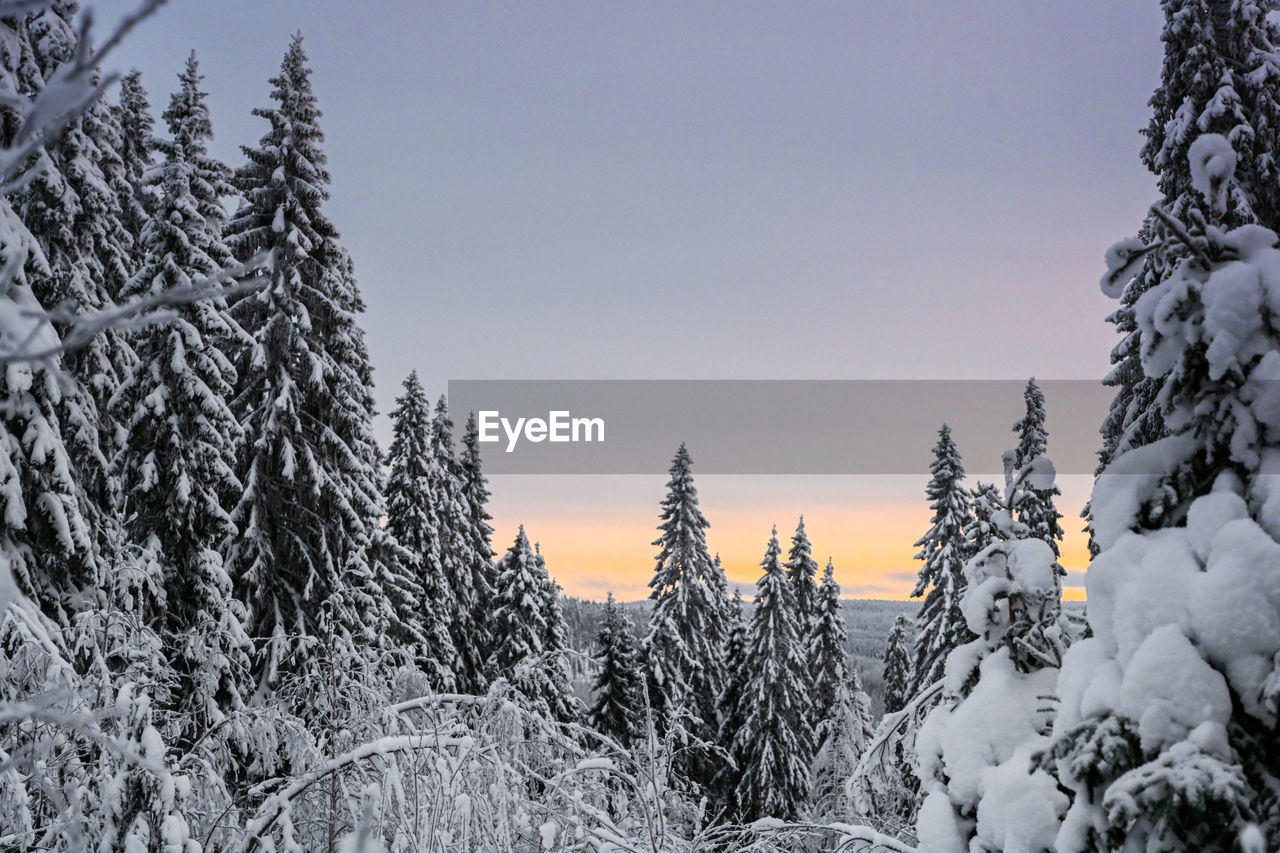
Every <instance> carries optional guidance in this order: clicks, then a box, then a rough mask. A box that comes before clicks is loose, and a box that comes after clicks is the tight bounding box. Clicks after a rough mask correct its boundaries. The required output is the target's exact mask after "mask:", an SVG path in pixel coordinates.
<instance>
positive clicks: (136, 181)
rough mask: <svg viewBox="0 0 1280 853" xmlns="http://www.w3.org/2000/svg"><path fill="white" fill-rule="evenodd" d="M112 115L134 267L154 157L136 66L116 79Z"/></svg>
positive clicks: (149, 208) (150, 205) (149, 201)
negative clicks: (117, 98) (117, 99)
mask: <svg viewBox="0 0 1280 853" xmlns="http://www.w3.org/2000/svg"><path fill="white" fill-rule="evenodd" d="M115 117H116V124H117V125H118V126H119V128H120V144H119V148H118V153H119V155H120V161H121V165H122V167H123V175H124V185H123V187H122V189H123V192H124V194H123V195H119V201H120V217H121V221H122V222H123V223H124V228H125V231H127V232H128V233H129V234H131V235H133V236H134V251H133V259H132V260H133V268H135V269H136V268H137V267H138V266H140V265H141V264H142V257H143V249H142V243H141V240H140V239H139V238H140V237H141V235H142V229H143V226H144V225H145V224H146V223H147V221H148V220H149V219H151V216H152V213H153V210H154V207H155V205H154V194H153V193H152V188H151V187H148V186H147V181H146V175H147V173H148V172H149V171H150V170H151V167H152V164H153V163H154V161H155V149H154V139H153V135H154V126H155V120H154V119H153V118H152V117H151V103H150V100H149V99H148V97H147V90H146V88H145V87H144V86H143V85H142V72H141V71H138V70H137V69H136V68H135V69H134V70H132V71H130V72H129V73H128V74H126V75H125V76H124V77H123V78H121V80H120V102H119V104H118V105H117V106H116V108H115ZM170 132H172V131H170ZM224 218H225V217H224Z"/></svg>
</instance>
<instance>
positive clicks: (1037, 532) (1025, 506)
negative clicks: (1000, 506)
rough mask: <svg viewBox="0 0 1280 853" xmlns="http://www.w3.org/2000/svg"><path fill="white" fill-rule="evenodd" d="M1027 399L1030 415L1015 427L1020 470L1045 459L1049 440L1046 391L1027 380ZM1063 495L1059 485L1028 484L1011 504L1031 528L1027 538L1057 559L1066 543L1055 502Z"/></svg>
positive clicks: (1028, 530)
mask: <svg viewBox="0 0 1280 853" xmlns="http://www.w3.org/2000/svg"><path fill="white" fill-rule="evenodd" d="M1023 400H1024V401H1025V402H1026V407H1027V410H1026V415H1024V416H1023V417H1022V419H1021V420H1019V421H1018V422H1017V423H1015V424H1014V425H1013V431H1014V432H1015V433H1017V434H1018V446H1017V448H1016V449H1015V450H1014V452H1013V453H1014V455H1013V465H1014V468H1015V469H1017V470H1020V471H1025V470H1026V469H1027V466H1029V465H1031V464H1032V463H1033V462H1034V461H1035V460H1036V459H1043V458H1044V457H1045V450H1046V449H1047V447H1048V441H1049V435H1048V432H1046V430H1045V426H1044V421H1045V408H1044V392H1042V391H1041V390H1040V386H1038V385H1036V380H1035V379H1029V380H1027V387H1026V390H1025V391H1024V393H1023ZM1061 495H1062V492H1061V490H1059V489H1058V486H1057V485H1056V484H1054V485H1053V486H1052V487H1051V488H1047V489H1046V488H1037V487H1036V486H1035V485H1033V484H1024V485H1023V487H1022V488H1020V489H1019V490H1018V492H1017V496H1016V499H1015V500H1013V501H1011V503H1012V506H1011V509H1012V510H1013V512H1014V513H1015V514H1016V517H1017V519H1018V521H1019V522H1021V523H1022V524H1025V525H1026V526H1027V535H1028V536H1033V537H1035V538H1036V539H1043V540H1044V541H1045V542H1047V543H1048V545H1049V547H1050V548H1052V549H1053V554H1054V556H1055V557H1056V556H1059V555H1060V554H1061V550H1060V548H1059V543H1060V542H1061V541H1062V537H1063V530H1062V525H1061V524H1059V523H1058V521H1059V519H1061V518H1062V514H1061V513H1059V512H1058V510H1057V508H1056V507H1055V506H1054V503H1053V499H1054V498H1055V497H1060V496H1061Z"/></svg>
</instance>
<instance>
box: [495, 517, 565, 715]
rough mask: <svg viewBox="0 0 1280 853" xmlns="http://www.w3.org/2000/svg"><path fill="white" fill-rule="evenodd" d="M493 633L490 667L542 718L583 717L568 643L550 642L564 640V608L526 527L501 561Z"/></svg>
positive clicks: (498, 567)
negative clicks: (579, 713) (554, 595)
mask: <svg viewBox="0 0 1280 853" xmlns="http://www.w3.org/2000/svg"><path fill="white" fill-rule="evenodd" d="M497 573H498V584H497V590H496V594H495V596H494V606H493V613H492V626H493V628H492V630H493V637H494V647H493V653H492V657H491V659H490V660H489V662H488V668H489V670H490V671H491V672H493V673H494V674H495V676H496V677H499V678H505V679H507V681H508V682H509V683H510V684H511V685H512V686H513V687H514V688H515V689H516V690H517V691H519V693H520V694H521V695H522V696H523V697H524V698H525V699H526V700H527V701H528V702H529V703H530V704H531V705H532V706H533V708H534V709H535V710H536V711H537V712H538V713H540V714H542V715H544V716H546V717H548V718H554V719H558V720H566V721H567V720H572V719H574V718H575V717H576V716H577V708H576V706H577V700H576V699H575V698H574V697H573V693H572V689H571V687H570V685H569V677H568V672H567V671H566V669H565V665H564V659H563V658H564V651H565V648H564V646H563V645H561V646H559V647H555V646H554V645H552V647H548V641H549V640H551V641H552V642H553V643H555V642H556V640H555V638H557V637H563V632H564V627H563V624H561V625H559V626H557V625H555V624H553V623H554V620H555V619H557V618H562V617H560V609H559V606H558V605H557V604H556V602H555V600H554V598H549V596H548V593H549V592H553V591H554V585H553V583H552V581H551V579H550V578H549V577H547V576H546V568H545V566H544V565H542V561H541V560H540V559H539V557H538V555H537V554H536V553H535V552H534V549H533V546H531V545H530V544H529V537H528V536H527V535H525V532H524V526H523V525H521V526H520V532H519V533H518V534H517V535H516V539H515V542H514V544H512V546H511V548H510V549H508V550H507V553H506V554H504V555H503V556H502V559H500V560H498V565H497Z"/></svg>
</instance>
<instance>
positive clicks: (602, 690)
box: [587, 592, 645, 746]
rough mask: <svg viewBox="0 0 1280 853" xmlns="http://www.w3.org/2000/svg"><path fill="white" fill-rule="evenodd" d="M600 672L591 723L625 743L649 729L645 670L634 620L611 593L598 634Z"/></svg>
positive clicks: (595, 727) (597, 674)
mask: <svg viewBox="0 0 1280 853" xmlns="http://www.w3.org/2000/svg"><path fill="white" fill-rule="evenodd" d="M596 646H597V647H598V651H597V652H596V665H597V666H598V668H599V671H598V672H597V673H596V678H595V682H594V683H593V684H592V686H591V692H592V695H593V696H594V697H595V698H594V700H593V701H592V705H591V710H590V712H589V713H588V716H587V722H588V723H589V724H590V726H591V727H592V728H593V729H595V730H596V731H598V732H600V733H601V734H606V735H608V736H609V737H611V738H613V739H614V740H616V741H617V742H618V743H620V744H622V745H623V746H627V745H629V744H632V743H634V742H636V741H637V740H639V739H640V738H642V737H643V736H644V732H645V700H644V673H643V671H642V670H641V668H640V644H639V641H638V640H637V639H636V637H635V635H634V634H633V633H632V631H631V620H630V619H628V618H627V615H626V614H625V613H623V612H622V610H621V608H619V607H618V604H617V602H615V601H614V600H613V593H612V592H610V593H609V598H608V601H607V602H606V603H605V608H604V622H603V623H602V624H601V626H600V631H599V632H598V633H597V634H596Z"/></svg>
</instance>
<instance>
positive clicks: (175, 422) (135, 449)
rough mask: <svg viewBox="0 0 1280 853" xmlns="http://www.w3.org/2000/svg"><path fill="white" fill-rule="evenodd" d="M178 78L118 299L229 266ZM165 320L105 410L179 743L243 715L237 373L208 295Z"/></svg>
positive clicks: (203, 133) (202, 140)
mask: <svg viewBox="0 0 1280 853" xmlns="http://www.w3.org/2000/svg"><path fill="white" fill-rule="evenodd" d="M188 70H189V71H193V68H192V67H189V69H188ZM180 81H181V87H180V89H179V91H178V92H177V93H176V94H175V95H174V97H173V99H172V101H171V102H170V105H169V109H168V110H166V112H165V118H166V120H167V122H168V125H169V131H170V133H171V134H173V139H172V141H170V142H168V143H166V145H165V146H164V151H165V159H164V163H163V164H162V166H161V168H160V170H159V176H158V181H156V184H157V187H156V189H158V193H157V203H156V207H155V211H154V216H153V217H152V218H151V219H150V220H148V222H147V224H146V226H145V227H144V229H143V231H142V235H141V241H140V242H141V245H142V247H143V249H144V255H143V263H142V267H141V269H139V271H138V273H137V274H136V275H135V276H134V277H133V279H132V280H131V281H130V282H129V283H128V284H127V285H126V287H125V289H124V296H125V297H126V298H129V299H133V298H139V297H144V296H153V295H158V294H163V293H165V292H166V291H171V290H174V289H178V288H188V287H191V286H192V285H193V283H195V282H197V281H199V280H201V279H203V278H206V277H208V276H211V275H214V274H215V273H217V272H218V271H219V270H220V269H221V268H222V264H223V262H224V260H225V259H226V258H227V257H228V251H227V248H226V246H225V245H224V244H223V243H222V240H221V237H220V232H221V217H220V215H219V213H218V212H217V211H214V210H211V209H210V208H208V207H207V206H205V205H202V204H201V203H200V200H199V199H198V198H197V197H196V195H195V194H194V193H193V186H195V185H198V184H199V182H200V178H199V172H200V169H201V165H200V164H199V163H197V162H193V161H192V160H189V159H188V153H189V152H190V153H192V154H194V155H196V156H197V157H199V156H201V155H202V152H203V151H204V150H205V145H206V143H207V141H208V139H209V138H210V136H211V135H212V130H211V127H210V125H209V121H208V112H207V110H206V108H205V106H204V95H203V93H201V92H199V90H198V89H197V88H195V87H196V84H197V83H198V81H199V77H198V76H195V75H194V74H188V75H184V76H182V77H180ZM209 217H213V221H210V219H209ZM175 314H176V316H175V317H174V319H173V320H172V321H171V322H170V323H165V324H156V325H152V326H149V327H146V328H144V329H143V330H141V331H140V332H139V333H138V334H137V335H136V336H135V339H134V344H135V347H136V350H137V353H138V357H139V360H138V363H137V365H136V366H135V367H134V369H133V371H132V373H131V374H130V375H129V376H128V378H127V379H126V380H125V382H124V383H123V384H122V385H121V387H120V390H119V392H118V393H117V394H116V396H115V398H114V401H113V405H114V414H115V416H116V417H117V418H118V419H119V421H120V422H121V423H122V424H124V425H125V427H126V428H127V434H128V439H127V441H126V443H125V446H124V448H123V449H122V451H121V452H120V453H119V454H118V455H117V457H116V459H115V460H114V466H113V468H114V473H115V474H116V476H118V477H119V479H120V482H121V486H122V491H123V496H124V501H123V517H124V519H125V531H126V534H127V535H128V538H129V540H130V541H131V542H132V543H133V544H134V546H135V547H136V548H137V549H139V555H138V556H137V558H136V563H137V565H139V566H146V565H155V566H158V567H160V570H161V572H162V578H161V590H160V592H161V594H160V596H159V597H158V600H155V601H153V602H151V609H152V612H145V613H144V614H143V615H144V617H145V618H147V619H149V620H154V621H155V622H157V623H159V624H162V626H163V627H162V631H163V634H164V636H165V638H166V641H167V643H166V644H167V646H168V648H169V649H170V650H171V651H170V665H171V666H172V668H173V670H174V675H175V677H176V684H175V690H174V694H173V695H174V698H175V700H176V703H177V704H176V707H175V708H174V709H172V710H174V711H176V714H177V717H176V718H177V719H178V720H179V721H180V723H181V729H182V731H181V739H182V741H185V742H190V741H191V740H194V739H195V738H197V737H199V736H200V735H201V734H202V733H203V732H207V731H209V729H211V728H212V727H213V726H215V725H217V724H218V723H220V722H221V721H222V719H223V718H224V715H225V714H226V713H227V712H228V711H233V710H237V709H239V708H240V707H242V706H243V704H244V696H243V691H244V687H245V685H244V683H243V681H242V679H243V678H244V673H245V671H246V669H247V666H246V664H247V662H248V653H247V652H248V649H247V647H248V645H249V642H248V638H247V636H246V635H245V631H244V627H243V622H244V620H245V613H244V611H243V609H242V607H241V605H240V603H239V602H238V601H236V600H235V599H233V598H232V597H231V588H232V584H231V578H230V577H229V576H228V574H227V572H226V569H225V567H224V566H223V561H222V556H221V554H220V553H219V550H218V549H219V548H220V547H221V545H222V543H223V542H224V541H225V540H226V539H228V538H229V537H232V536H234V535H235V526H234V525H233V524H232V523H231V519H230V516H229V515H228V514H227V512H226V510H225V509H224V507H223V499H224V497H225V496H229V495H232V494H235V493H237V492H239V491H240V489H241V487H242V486H241V482H240V480H239V479H238V478H237V477H236V474H235V461H236V459H235V442H236V441H237V440H238V439H239V437H240V434H241V433H240V425H239V423H238V422H237V420H236V418H235V416H234V414H233V413H232V411H231V409H230V408H229V405H228V400H229V399H230V398H231V396H232V394H233V390H234V388H235V383H236V371H235V368H234V367H233V366H232V364H231V360H230V358H229V356H228V354H227V353H226V352H225V351H224V350H223V348H222V347H223V345H225V344H226V343H228V342H230V341H233V340H235V338H236V334H237V332H236V331H235V324H234V322H233V321H232V320H231V319H230V318H229V316H228V314H227V306H226V303H225V301H224V300H222V299H220V298H214V299H205V300H201V301H199V302H194V303H190V304H187V305H183V306H181V307H179V308H178V309H176V311H175ZM161 616H163V619H161V618H160V617H161Z"/></svg>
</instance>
